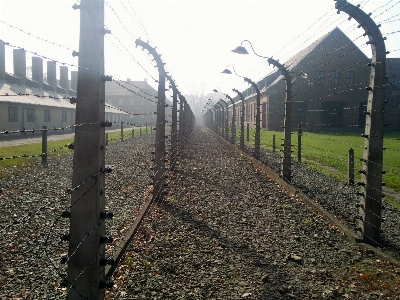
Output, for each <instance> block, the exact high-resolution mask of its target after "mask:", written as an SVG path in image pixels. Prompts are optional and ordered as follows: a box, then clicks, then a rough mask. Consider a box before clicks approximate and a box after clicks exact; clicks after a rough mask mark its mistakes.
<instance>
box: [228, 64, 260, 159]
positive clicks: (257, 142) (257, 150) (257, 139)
mask: <svg viewBox="0 0 400 300" xmlns="http://www.w3.org/2000/svg"><path fill="white" fill-rule="evenodd" d="M229 66H231V67H232V69H233V72H234V73H235V75H236V76H238V77H241V78H243V79H244V81H245V82H247V83H249V84H250V85H251V86H252V87H253V88H254V89H255V90H256V93H257V97H256V132H255V137H254V157H255V158H257V159H258V158H260V98H261V94H260V90H259V88H258V86H257V84H256V83H255V82H254V81H251V80H250V79H249V78H247V77H244V76H240V75H238V74H237V73H236V70H235V68H234V67H233V66H232V65H228V66H227V67H226V69H225V70H223V71H222V72H221V73H224V74H233V73H232V71H231V70H229V69H228V67H229Z"/></svg>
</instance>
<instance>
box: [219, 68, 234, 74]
mask: <svg viewBox="0 0 400 300" xmlns="http://www.w3.org/2000/svg"><path fill="white" fill-rule="evenodd" d="M221 73H224V74H232V72H231V71H230V70H229V69H225V70H223V71H222V72H221Z"/></svg>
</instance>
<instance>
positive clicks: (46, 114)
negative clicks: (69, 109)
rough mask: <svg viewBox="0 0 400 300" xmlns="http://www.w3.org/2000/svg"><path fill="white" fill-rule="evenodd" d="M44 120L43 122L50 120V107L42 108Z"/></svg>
mask: <svg viewBox="0 0 400 300" xmlns="http://www.w3.org/2000/svg"><path fill="white" fill-rule="evenodd" d="M44 121H45V122H51V114H50V109H45V110H44Z"/></svg>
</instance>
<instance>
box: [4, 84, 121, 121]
mask: <svg viewBox="0 0 400 300" xmlns="http://www.w3.org/2000/svg"><path fill="white" fill-rule="evenodd" d="M0 102H9V103H15V104H27V105H35V106H36V105H39V106H47V107H58V108H67V109H74V110H75V109H76V106H75V104H71V103H70V100H69V98H67V97H65V96H63V95H60V94H57V93H55V92H47V91H43V90H40V89H37V88H28V87H26V86H22V85H17V84H9V83H6V82H4V81H0ZM105 110H106V113H116V114H125V113H124V112H121V111H120V110H118V109H115V108H113V107H112V106H110V107H107V106H106V109H105Z"/></svg>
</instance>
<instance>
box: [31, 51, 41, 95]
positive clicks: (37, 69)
mask: <svg viewBox="0 0 400 300" xmlns="http://www.w3.org/2000/svg"><path fill="white" fill-rule="evenodd" d="M32 80H33V81H36V82H39V86H40V87H42V86H43V59H42V58H41V57H35V56H33V57H32Z"/></svg>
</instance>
